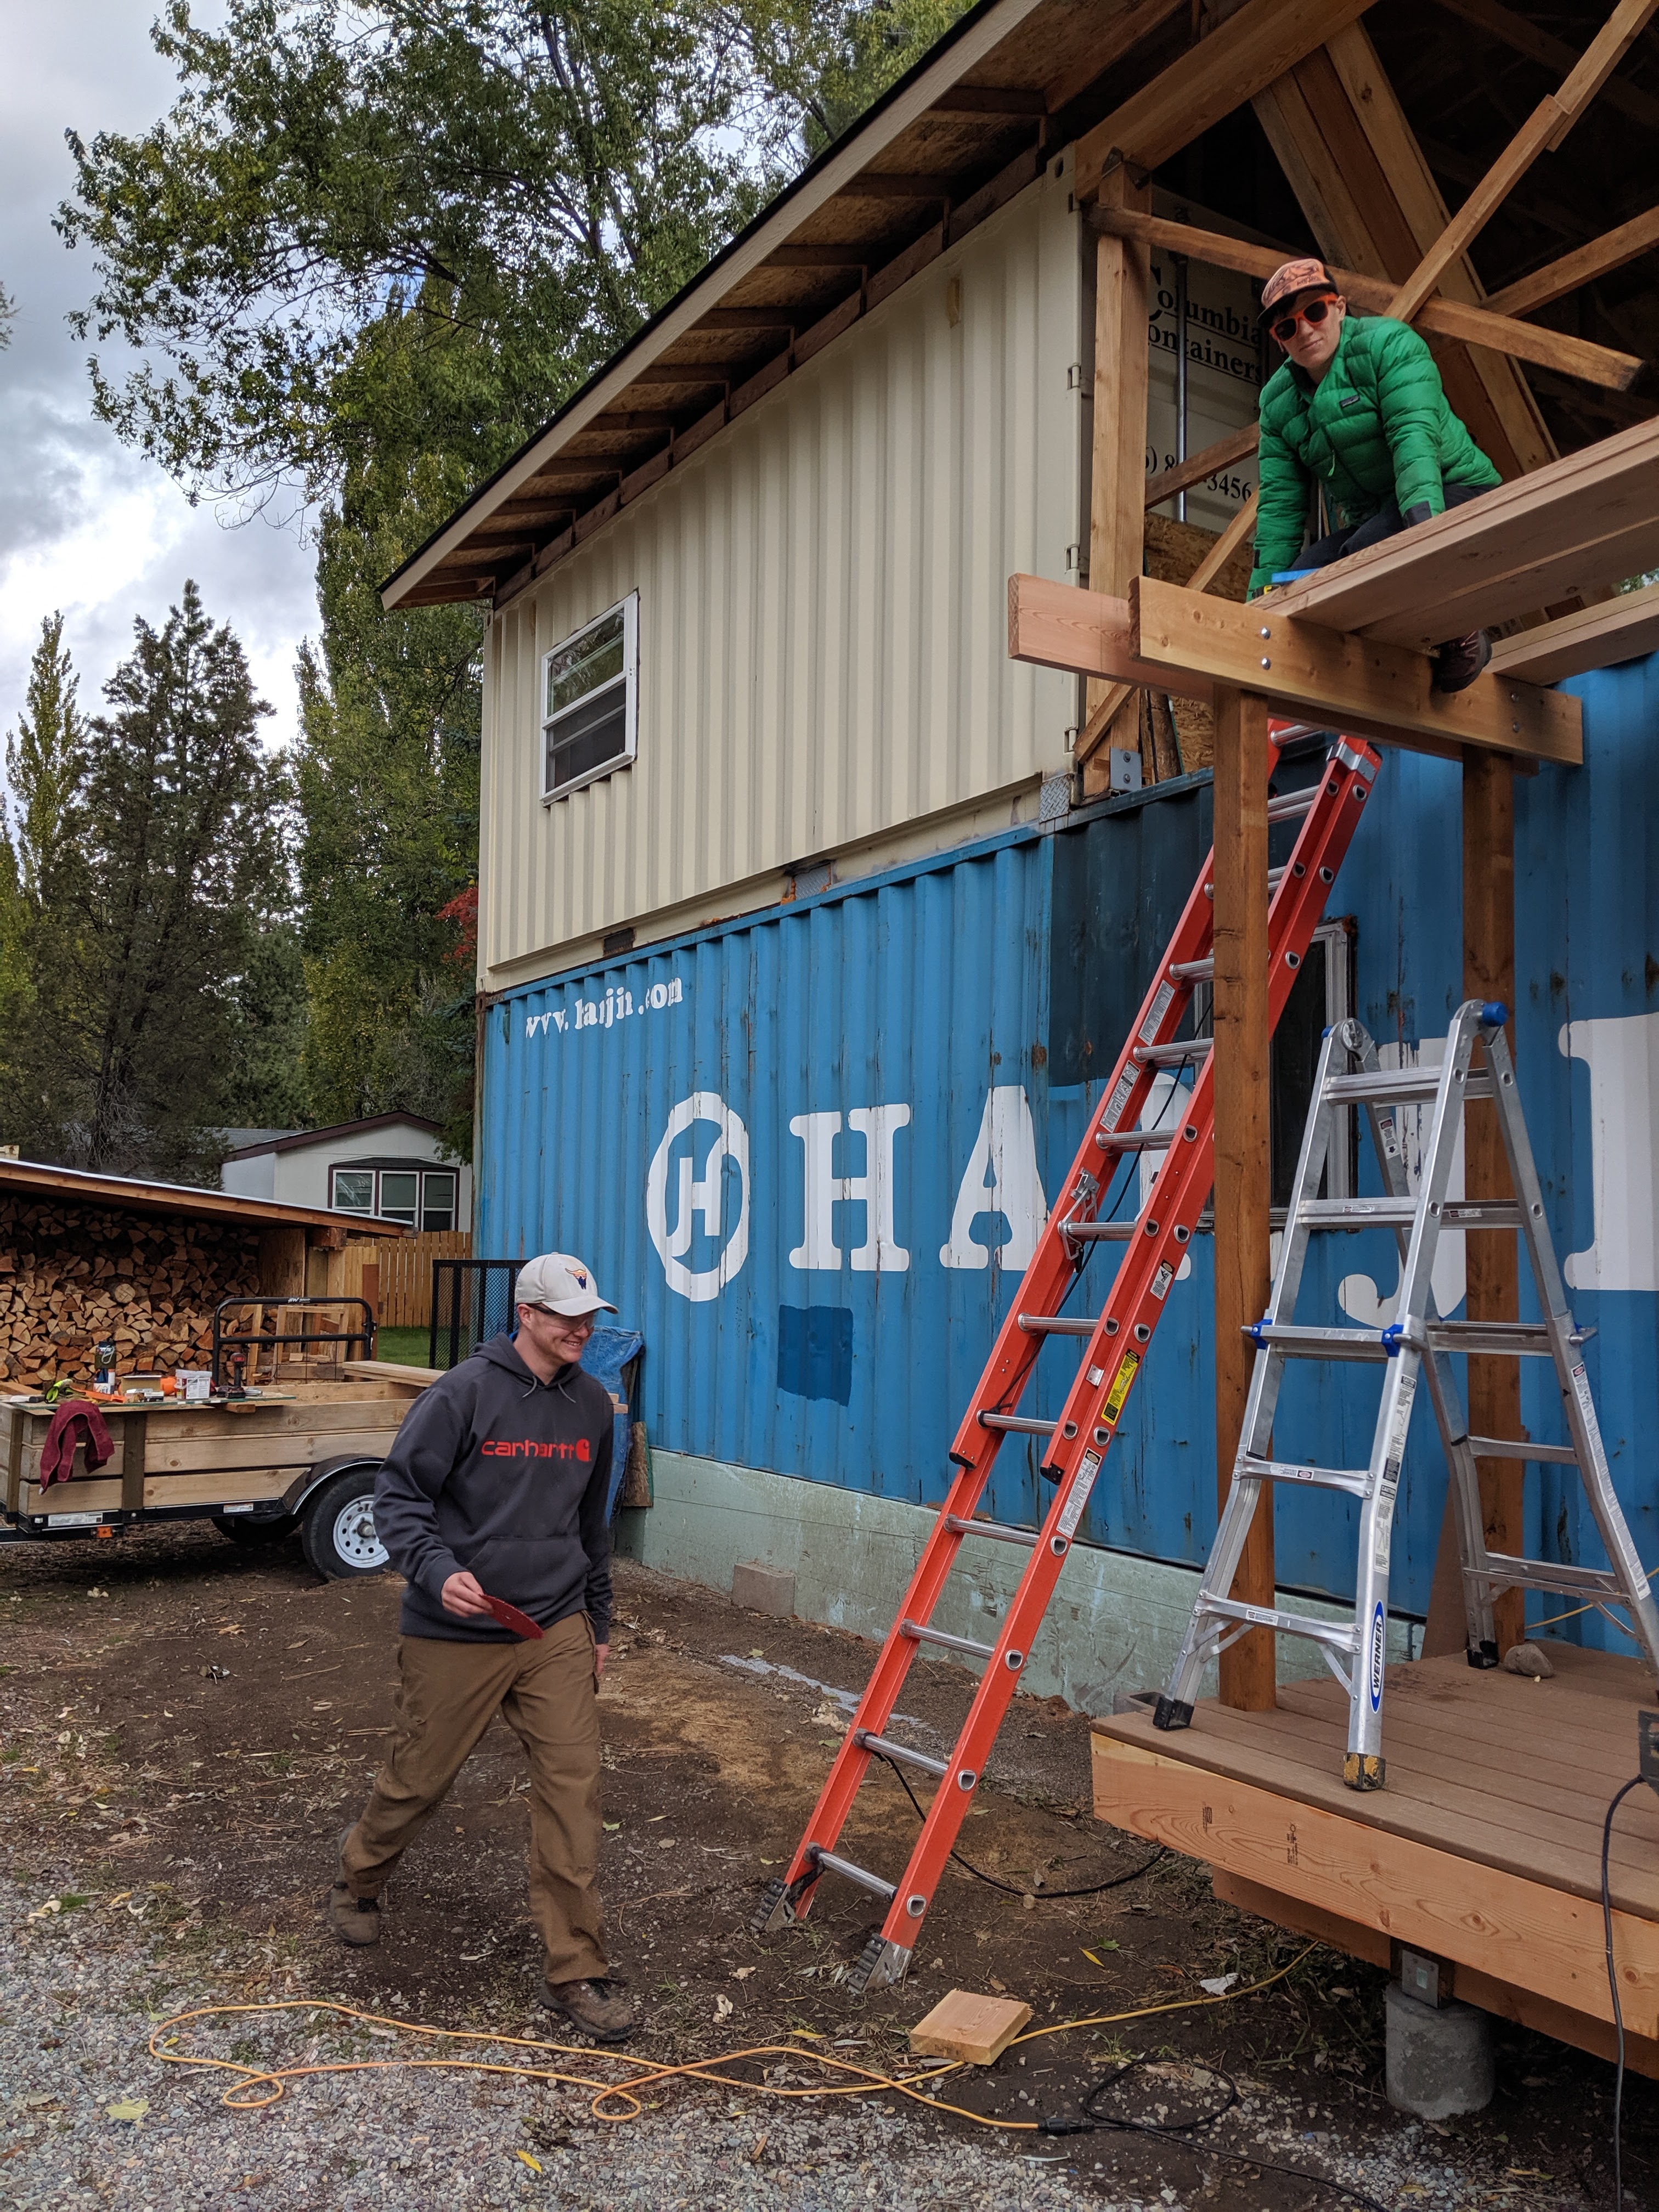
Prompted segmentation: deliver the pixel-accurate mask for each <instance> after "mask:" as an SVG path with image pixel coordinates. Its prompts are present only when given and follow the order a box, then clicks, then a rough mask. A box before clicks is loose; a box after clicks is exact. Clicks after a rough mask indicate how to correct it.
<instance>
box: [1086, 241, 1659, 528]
mask: <svg viewBox="0 0 1659 2212" xmlns="http://www.w3.org/2000/svg"><path fill="white" fill-rule="evenodd" d="M1091 221H1092V222H1094V223H1095V225H1096V226H1097V228H1100V229H1103V230H1116V231H1118V232H1120V233H1121V234H1123V235H1124V236H1127V237H1135V238H1140V239H1143V240H1145V241H1146V244H1147V245H1149V246H1162V247H1163V248H1164V250H1165V251H1166V252H1171V253H1185V254H1188V255H1190V256H1191V258H1193V259H1194V260H1195V261H1202V262H1206V263H1207V264H1209V265H1210V266H1211V267H1212V268H1217V269H1236V270H1241V271H1242V272H1243V273H1244V274H1245V275H1248V276H1270V275H1271V274H1272V273H1273V270H1275V269H1276V268H1277V267H1278V266H1279V262H1280V261H1281V260H1282V259H1283V258H1284V257H1283V255H1282V254H1280V253H1279V252H1276V251H1275V250H1274V249H1273V247H1272V246H1253V245H1251V244H1250V243H1249V240H1246V239H1242V238H1228V237H1226V236H1225V235H1224V234H1222V233H1221V232H1219V231H1211V230H1198V229H1195V228H1194V227H1193V226H1192V225H1191V224H1190V223H1181V222H1166V221H1164V219H1163V218H1162V217H1161V216H1133V215H1130V214H1127V213H1119V212H1117V211H1115V210H1109V209H1097V210H1094V211H1092V213H1091ZM1327 265H1328V267H1329V268H1330V271H1331V274H1332V276H1334V278H1335V279H1336V282H1337V283H1338V285H1339V287H1340V289H1341V290H1342V291H1343V292H1344V293H1345V294H1346V296H1347V297H1348V298H1349V299H1350V300H1351V301H1352V302H1353V304H1354V306H1355V307H1363V308H1364V309H1366V310H1367V311H1368V312H1369V313H1373V314H1379V315H1386V314H1392V313H1395V301H1396V299H1397V295H1398V288H1397V287H1396V286H1395V285H1393V284H1390V283H1388V282H1387V281H1386V280H1385V279H1383V278H1380V277H1376V276H1365V275H1364V274H1363V273H1362V272H1361V271H1360V270H1357V269H1344V268H1342V267H1340V265H1339V264H1334V263H1330V264H1327ZM1411 319H1413V320H1414V321H1415V323H1416V324H1417V325H1418V327H1419V329H1421V330H1425V331H1433V332H1434V333H1435V334H1436V335H1437V336H1439V337H1449V338H1455V339H1456V340H1457V341H1458V342H1459V343H1461V344H1464V345H1482V346H1487V347H1490V348H1491V349H1492V350H1493V351H1494V352H1497V353H1502V354H1507V355H1510V356H1512V357H1514V358H1517V359H1519V360H1522V361H1530V362H1537V363H1538V365H1539V366H1540V367H1541V368H1553V369H1554V370H1556V371H1557V373H1558V374H1560V375H1563V376H1575V377H1578V378H1580V379H1582V380H1583V382H1584V383H1586V384H1599V385H1602V386H1606V388H1607V390H1608V391H1612V392H1628V391H1629V390H1630V388H1631V386H1632V385H1633V384H1635V383H1636V382H1637V380H1638V378H1639V377H1641V375H1642V374H1643V372H1644V369H1645V368H1646V367H1647V363H1646V362H1644V361H1643V360H1642V358H1641V356H1639V355H1638V354H1633V353H1615V352H1614V351H1613V349H1612V348H1611V347H1610V346H1600V345H1595V344H1592V343H1591V342H1590V341H1589V339H1588V338H1577V337H1570V336H1569V335H1568V334H1567V333H1566V332H1565V331H1550V330H1545V329H1543V328H1541V326H1540V325H1536V324H1533V323H1523V322H1521V321H1518V320H1517V319H1516V318H1515V317H1513V316H1509V315H1499V314H1496V313H1493V312H1492V307H1490V305H1488V306H1487V307H1468V306H1467V305H1466V304H1465V303H1464V302H1463V301H1461V300H1443V299H1439V298H1431V299H1427V300H1425V301H1424V302H1423V305H1422V307H1420V308H1419V311H1418V313H1417V314H1416V315H1415V316H1414V317H1413V318H1411ZM1219 465H1220V464H1219V463H1215V464H1212V466H1219ZM1205 473H1206V474H1208V473H1209V471H1207V470H1206V471H1205ZM1169 496H1170V495H1169V493H1167V492H1166V493H1165V494H1164V497H1165V498H1168V497H1169ZM1147 504H1148V505H1149V506H1150V505H1152V501H1151V499H1150V498H1149V499H1148V501H1147Z"/></svg>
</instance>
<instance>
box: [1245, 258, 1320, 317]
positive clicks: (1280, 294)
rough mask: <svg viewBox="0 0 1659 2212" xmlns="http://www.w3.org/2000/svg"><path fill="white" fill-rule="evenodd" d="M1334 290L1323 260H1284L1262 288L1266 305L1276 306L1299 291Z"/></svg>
mask: <svg viewBox="0 0 1659 2212" xmlns="http://www.w3.org/2000/svg"><path fill="white" fill-rule="evenodd" d="M1320 289H1324V290H1326V291H1331V292H1334V290H1335V289H1336V286H1335V285H1334V283H1333V282H1332V281H1331V272H1330V270H1328V268H1327V267H1326V266H1325V264H1324V263H1323V262H1322V261H1282V262H1281V263H1280V264H1279V267H1278V268H1277V269H1275V270H1274V271H1273V275H1272V276H1270V277H1269V278H1268V279H1267V283H1265V284H1264V285H1263V286H1262V288H1261V304H1262V306H1263V307H1276V306H1277V305H1278V303H1279V301H1281V300H1287V299H1289V298H1290V297H1291V295H1293V294H1294V293H1297V292H1316V291H1319V290H1320Z"/></svg>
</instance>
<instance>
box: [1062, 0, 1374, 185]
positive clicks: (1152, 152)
mask: <svg viewBox="0 0 1659 2212" xmlns="http://www.w3.org/2000/svg"><path fill="white" fill-rule="evenodd" d="M1367 4H1368V0H1244V5H1243V7H1242V8H1240V9H1238V10H1237V13H1236V14H1234V15H1230V16H1229V17H1228V18H1227V19H1226V21H1225V22H1223V23H1221V24H1219V25H1218V27H1216V28H1215V29H1214V30H1212V32H1211V33H1209V35H1208V37H1207V38H1205V39H1202V40H1200V42H1199V44H1198V45H1197V46H1195V47H1194V48H1192V49H1191V50H1190V51H1189V52H1187V53H1184V54H1182V57H1181V58H1180V59H1179V60H1178V61H1175V62H1172V63H1171V64H1170V66H1169V68H1168V69H1166V70H1163V71H1162V72H1161V73H1160V74H1159V75H1158V76H1155V77H1154V78H1153V79H1152V82H1151V83H1150V84H1149V85H1146V86H1144V87H1143V88H1141V90H1140V91H1139V92H1137V93H1134V94H1132V95H1131V96H1130V98H1129V99H1127V100H1125V101H1124V102H1123V104H1122V105H1121V106H1119V107H1116V108H1114V109H1113V111H1112V112H1111V113H1110V114H1109V115H1108V116H1106V117H1105V118H1103V120H1102V121H1101V122H1099V123H1097V124H1096V125H1095V126H1094V128H1093V129H1092V130H1091V131H1085V133H1084V134H1083V136H1082V137H1081V138H1079V140H1078V143H1077V177H1076V183H1075V185H1074V190H1075V191H1076V194H1077V197H1078V198H1079V200H1083V199H1086V198H1089V197H1092V195H1093V193H1094V192H1095V191H1096V190H1097V187H1098V185H1099V184H1100V180H1101V179H1102V177H1103V175H1104V174H1105V173H1106V168H1107V165H1108V164H1109V162H1110V161H1111V160H1112V158H1113V157H1114V155H1121V156H1122V157H1123V159H1124V160H1125V161H1131V162H1133V164H1134V166H1135V167H1137V168H1139V169H1156V168H1158V167H1160V166H1161V165H1162V164H1163V163H1164V162H1165V161H1168V160H1169V159H1170V156H1171V155H1175V154H1178V153H1179V152H1180V151H1181V149H1182V147H1183V146H1190V145H1191V144H1192V143H1193V141H1194V139H1195V138H1199V137H1202V136H1203V134H1204V132H1205V131H1207V130H1209V128H1210V127H1211V125H1212V124H1216V123H1218V122H1220V120H1221V119H1222V118H1223V117H1224V116H1226V115H1231V113H1232V112H1233V110H1234V109H1235V108H1236V107H1241V106H1243V104H1244V102H1245V101H1246V100H1249V99H1250V98H1251V97H1252V95H1253V94H1255V93H1258V92H1260V91H1261V89H1262V88H1263V87H1264V86H1265V85H1269V84H1271V83H1272V82H1273V80H1274V78H1275V77H1279V76H1283V75H1284V74H1285V70H1287V69H1290V68H1291V66H1292V65H1293V64H1295V63H1297V62H1298V61H1300V60H1301V58H1302V57H1303V56H1304V54H1307V53H1310V52H1312V51H1313V49H1314V48H1315V47H1316V46H1320V45H1322V44H1323V42H1324V41H1325V40H1327V39H1328V38H1329V37H1330V36H1331V35H1332V33H1334V32H1336V31H1340V30H1341V29H1342V28H1343V27H1344V26H1345V25H1346V24H1348V23H1352V22H1353V21H1355V20H1356V18H1357V17H1358V16H1360V15H1363V14H1364V11H1365V8H1366V6H1367Z"/></svg>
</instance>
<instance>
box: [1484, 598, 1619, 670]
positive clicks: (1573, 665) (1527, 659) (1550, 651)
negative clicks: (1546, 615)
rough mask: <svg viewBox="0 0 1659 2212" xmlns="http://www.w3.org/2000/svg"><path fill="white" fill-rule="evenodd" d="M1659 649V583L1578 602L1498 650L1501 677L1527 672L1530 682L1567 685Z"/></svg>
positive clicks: (1497, 666) (1494, 655)
mask: <svg viewBox="0 0 1659 2212" xmlns="http://www.w3.org/2000/svg"><path fill="white" fill-rule="evenodd" d="M1656 652H1659V584H1649V585H1646V586H1644V588H1643V589H1642V590H1640V591H1636V592H1619V593H1617V594H1616V596H1615V597H1613V599H1598V600H1597V601H1596V602H1595V605H1593V606H1588V607H1575V608H1574V610H1573V611H1572V612H1571V614H1568V615H1562V616H1561V617H1559V619H1558V620H1557V621H1555V622H1552V623H1541V624H1540V625H1539V626H1538V628H1537V629H1523V630H1520V631H1518V632H1517V633H1516V635H1515V636H1514V637H1505V638H1500V639H1499V640H1498V643H1497V644H1496V646H1495V647H1493V649H1492V673H1493V674H1494V675H1495V676H1521V677H1524V678H1526V680H1527V682H1528V683H1529V684H1564V683H1565V681H1566V679H1567V678H1569V677H1570V676H1583V675H1587V674H1588V673H1589V671H1590V670H1591V669H1592V668H1613V667H1616V666H1617V665H1618V664H1619V663H1620V661H1621V660H1634V659H1636V658H1637V657H1638V654H1641V653H1656Z"/></svg>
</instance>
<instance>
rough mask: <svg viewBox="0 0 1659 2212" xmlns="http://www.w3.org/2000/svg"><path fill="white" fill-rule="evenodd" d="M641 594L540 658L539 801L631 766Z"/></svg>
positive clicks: (559, 796) (561, 795) (631, 596)
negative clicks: (540, 791)
mask: <svg viewBox="0 0 1659 2212" xmlns="http://www.w3.org/2000/svg"><path fill="white" fill-rule="evenodd" d="M639 614H640V595H639V593H638V592H629V595H628V597H627V598H626V599H623V601H622V602H621V603H620V605H617V606H614V607H608V608H607V609H606V610H605V613H604V614H602V615H599V616H596V617H595V618H594V619H593V621H592V622H591V623H586V624H585V625H584V627H583V628H582V629H579V630H577V631H576V632H575V633H574V635H572V636H569V637H568V638H566V639H565V640H564V641H563V642H562V644H559V645H556V646H555V647H553V649H552V651H551V652H550V653H546V654H544V656H543V659H542V797H543V799H563V798H566V797H568V794H569V793H571V792H573V791H580V788H581V787H582V786H583V784H585V783H592V782H593V781H595V780H596V779H597V778H598V777H599V776H602V775H611V774H612V773H613V771H614V770H616V769H619V768H627V767H629V766H630V765H631V763H632V762H633V759H634V755H635V750H636V746H637V741H638V724H639V702H638V696H637V695H638V689H639V685H638V677H639V631H640V625H639Z"/></svg>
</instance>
